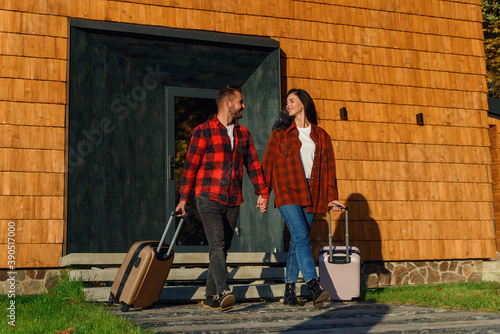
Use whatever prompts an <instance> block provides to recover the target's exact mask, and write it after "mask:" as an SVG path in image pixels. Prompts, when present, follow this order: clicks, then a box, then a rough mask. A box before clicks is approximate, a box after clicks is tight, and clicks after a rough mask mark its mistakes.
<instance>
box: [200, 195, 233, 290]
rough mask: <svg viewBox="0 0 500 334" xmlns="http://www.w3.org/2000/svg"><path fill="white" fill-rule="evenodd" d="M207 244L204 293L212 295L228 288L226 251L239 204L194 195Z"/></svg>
mask: <svg viewBox="0 0 500 334" xmlns="http://www.w3.org/2000/svg"><path fill="white" fill-rule="evenodd" d="M196 205H197V207H198V212H199V213H200V216H201V221H202V222H203V229H204V230H205V235H206V237H207V241H208V246H209V265H208V275H207V288H206V291H205V294H206V295H207V296H212V295H215V294H217V293H222V292H224V291H227V290H230V289H229V285H228V284H227V265H226V257H227V251H228V250H229V248H230V247H231V240H232V239H233V235H234V228H235V227H236V222H237V220H238V213H239V211H240V207H239V206H227V205H224V204H222V203H219V202H217V201H213V200H210V199H208V198H204V197H196Z"/></svg>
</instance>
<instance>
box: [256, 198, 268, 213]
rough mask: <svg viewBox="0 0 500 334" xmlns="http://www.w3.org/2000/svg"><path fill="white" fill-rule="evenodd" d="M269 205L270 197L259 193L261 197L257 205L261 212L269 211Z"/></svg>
mask: <svg viewBox="0 0 500 334" xmlns="http://www.w3.org/2000/svg"><path fill="white" fill-rule="evenodd" d="M268 205H269V198H263V197H262V195H259V198H257V205H256V206H255V207H256V208H259V209H260V212H262V213H264V212H267V206H268Z"/></svg>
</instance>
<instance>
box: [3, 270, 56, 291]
mask: <svg viewBox="0 0 500 334" xmlns="http://www.w3.org/2000/svg"><path fill="white" fill-rule="evenodd" d="M64 272H66V270H65V269H19V270H15V271H8V270H0V295H7V294H8V293H9V291H10V290H11V282H12V279H13V278H14V279H15V282H16V283H15V294H16V295H34V294H38V293H42V292H47V291H49V290H50V289H52V288H53V287H54V286H55V285H56V284H57V282H58V279H59V277H60V276H61V274H62V273H64Z"/></svg>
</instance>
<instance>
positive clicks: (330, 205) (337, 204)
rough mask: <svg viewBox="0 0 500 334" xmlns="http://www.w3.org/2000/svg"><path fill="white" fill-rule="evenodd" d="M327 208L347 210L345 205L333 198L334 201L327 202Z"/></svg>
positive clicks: (337, 210) (338, 210)
mask: <svg viewBox="0 0 500 334" xmlns="http://www.w3.org/2000/svg"><path fill="white" fill-rule="evenodd" d="M328 210H332V211H335V212H340V211H342V210H347V206H345V205H344V204H342V203H340V202H339V201H337V200H335V201H331V202H330V203H328Z"/></svg>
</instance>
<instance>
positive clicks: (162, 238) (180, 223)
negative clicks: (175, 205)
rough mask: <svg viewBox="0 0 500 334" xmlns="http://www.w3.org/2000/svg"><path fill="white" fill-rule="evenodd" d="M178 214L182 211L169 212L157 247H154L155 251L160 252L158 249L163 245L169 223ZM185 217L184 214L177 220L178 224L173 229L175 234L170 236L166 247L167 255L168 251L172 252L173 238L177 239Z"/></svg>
mask: <svg viewBox="0 0 500 334" xmlns="http://www.w3.org/2000/svg"><path fill="white" fill-rule="evenodd" d="M178 214H182V211H177V212H176V211H172V213H171V214H170V218H169V219H168V223H167V227H165V230H164V231H163V235H162V236H161V239H160V242H159V243H158V248H157V249H156V252H157V253H160V250H161V248H162V247H163V243H164V242H165V239H166V238H167V232H168V229H169V227H170V224H172V221H174V220H175V216H176V215H178ZM185 217H186V216H182V218H181V221H180V222H179V226H178V227H177V229H176V230H175V234H174V237H173V238H172V242H171V243H170V247H168V251H167V256H169V255H170V253H171V252H172V248H173V244H174V242H175V240H177V236H178V235H179V232H180V230H181V227H182V224H183V223H184V218H185Z"/></svg>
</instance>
